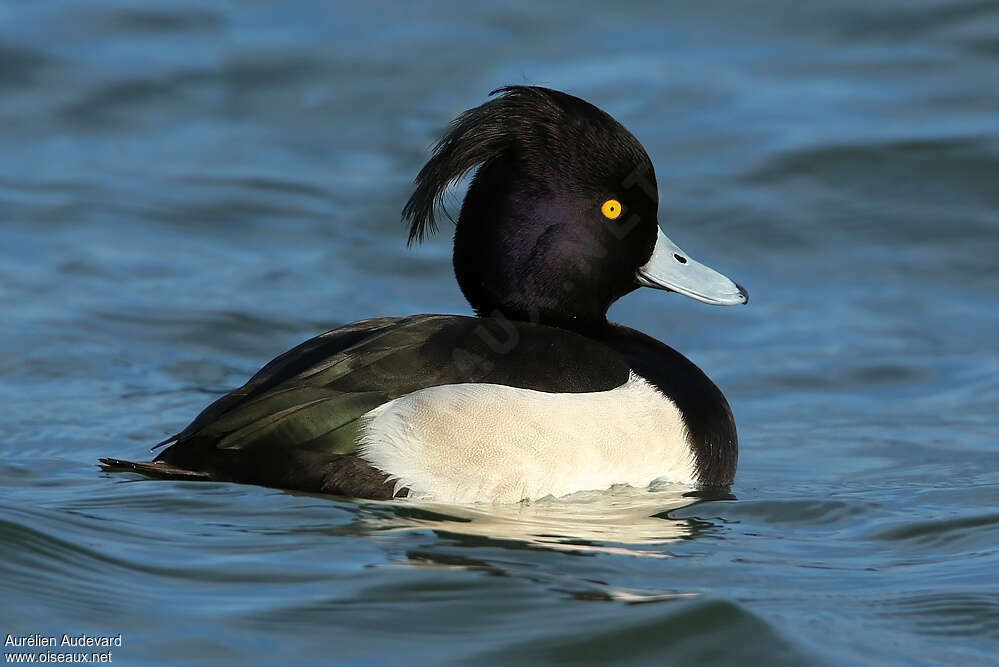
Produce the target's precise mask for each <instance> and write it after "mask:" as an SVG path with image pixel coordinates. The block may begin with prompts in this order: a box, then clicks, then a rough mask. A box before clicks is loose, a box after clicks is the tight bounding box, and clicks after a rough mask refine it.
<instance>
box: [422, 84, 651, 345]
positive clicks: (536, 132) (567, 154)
mask: <svg viewBox="0 0 999 667" xmlns="http://www.w3.org/2000/svg"><path fill="white" fill-rule="evenodd" d="M496 93H499V95H498V96H496V97H494V98H493V99H492V100H490V101H488V102H486V103H485V104H483V105H481V106H479V107H476V108H474V109H470V110H468V111H466V112H465V113H463V114H462V115H461V116H459V117H458V118H457V119H456V120H455V121H454V122H453V123H452V125H451V127H450V129H449V131H448V133H447V134H446V135H445V136H444V137H443V138H442V139H441V140H440V141H439V142H438V143H437V145H436V146H435V148H434V152H433V156H432V157H431V158H430V161H429V162H427V164H426V165H425V166H424V167H423V169H422V170H421V171H420V173H419V175H418V176H417V178H416V186H417V187H416V191H415V192H414V193H413V195H412V197H410V199H409V202H408V203H407V204H406V207H405V209H404V210H403V219H404V220H406V221H408V222H409V223H410V231H409V241H410V243H412V242H413V241H422V240H423V237H424V235H425V234H426V233H427V231H428V230H429V231H431V232H433V231H436V220H435V208H436V207H438V206H441V204H442V199H443V196H444V193H445V191H446V189H447V188H448V186H449V185H451V184H452V183H454V182H455V181H456V180H458V179H459V178H461V177H462V176H464V175H466V174H467V173H469V172H470V171H471V170H473V169H475V168H476V167H477V168H478V171H477V172H476V174H475V177H474V178H473V179H472V182H471V184H470V185H469V188H468V193H467V194H466V196H465V201H464V203H463V204H462V207H461V214H460V216H459V218H458V222H457V229H456V231H455V237H454V269H455V274H456V276H457V278H458V283H459V285H460V286H461V289H462V292H464V294H465V297H466V298H467V299H468V301H469V303H471V305H472V307H473V308H474V309H475V311H476V312H477V313H478V314H480V315H498V314H503V315H505V316H507V317H510V318H513V319H518V320H528V321H535V322H542V323H545V324H551V325H555V326H562V327H567V328H574V329H585V328H592V327H600V326H603V325H605V324H606V314H607V309H608V308H609V307H610V305H611V304H612V303H613V302H614V301H615V300H616V299H618V298H619V297H621V296H623V295H624V294H627V293H628V292H630V291H632V290H633V289H635V288H636V287H638V286H639V283H638V282H637V281H636V272H637V271H638V269H639V268H640V267H642V266H643V265H645V264H646V263H647V262H648V261H649V259H650V257H651V256H652V252H653V247H654V246H655V245H656V240H657V233H658V223H657V220H656V215H657V209H658V204H659V195H658V191H657V188H656V179H655V171H654V169H653V167H652V162H651V161H650V160H649V157H648V155H647V154H646V152H645V149H643V148H642V146H641V144H640V143H638V140H637V139H635V137H634V136H632V134H631V133H630V132H628V130H626V129H625V128H624V126H622V125H621V124H620V123H618V122H617V121H616V120H614V119H613V118H611V117H610V116H609V115H608V114H606V113H604V112H603V111H601V110H600V109H598V108H596V107H595V106H593V105H592V104H589V103H588V102H585V101H583V100H581V99H579V98H577V97H573V96H571V95H567V94H565V93H561V92H558V91H554V90H549V89H546V88H538V87H528V86H510V87H507V88H501V89H499V90H498V91H494V92H493V94H496Z"/></svg>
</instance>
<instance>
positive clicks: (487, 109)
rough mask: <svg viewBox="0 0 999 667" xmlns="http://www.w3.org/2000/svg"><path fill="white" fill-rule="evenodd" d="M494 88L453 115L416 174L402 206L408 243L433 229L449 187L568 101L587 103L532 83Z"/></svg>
mask: <svg viewBox="0 0 999 667" xmlns="http://www.w3.org/2000/svg"><path fill="white" fill-rule="evenodd" d="M497 93H499V96H498V97H495V98H494V99H491V100H489V101H488V102H486V103H484V104H481V105H480V106H477V107H475V108H474V109H469V110H468V111H465V112H464V113H462V114H461V115H460V116H458V117H457V118H456V119H455V120H454V121H452V123H451V125H450V126H449V128H448V131H447V133H446V134H445V135H444V136H443V137H442V138H441V139H440V141H438V142H437V144H436V145H435V146H434V148H433V155H431V157H430V160H428V161H427V163H426V164H425V165H424V166H423V168H422V169H421V170H420V173H419V174H418V175H417V176H416V190H415V191H414V192H413V194H412V196H411V197H410V198H409V201H408V202H406V206H405V207H404V208H403V209H402V219H403V222H405V223H408V224H409V241H408V243H409V244H410V245H412V243H413V242H414V241H416V242H422V241H423V239H424V237H425V236H426V235H427V234H428V233H431V234H432V233H435V232H436V231H437V218H436V210H437V208H441V209H442V210H444V195H445V193H446V192H447V189H448V187H450V186H451V185H453V184H454V183H455V182H456V181H458V180H459V179H461V178H462V177H463V176H466V175H467V174H468V173H469V172H471V171H472V170H473V169H475V168H476V167H479V166H480V165H483V164H485V163H487V162H489V161H491V160H493V159H495V158H498V157H500V156H502V155H504V154H506V153H507V152H508V151H510V150H512V149H514V148H515V147H516V146H517V145H519V142H525V141H531V140H532V138H536V137H538V135H539V134H540V133H539V130H541V129H543V128H545V127H552V126H558V125H559V124H560V122H561V120H563V119H564V117H565V115H566V113H567V110H566V108H565V105H566V103H567V102H568V101H570V100H571V101H575V102H578V103H582V104H586V105H587V106H590V105H589V104H587V103H586V102H583V101H582V100H578V99H577V98H574V97H572V96H571V95H566V94H565V93H560V92H557V91H554V90H549V89H547V88H540V87H536V86H506V87H503V88H497V89H496V90H494V91H492V92H491V93H489V94H490V96H492V95H496V94H497ZM593 109H594V110H596V108H595V107H593ZM600 113H602V112H600ZM445 214H447V211H446V210H445ZM449 217H450V216H449Z"/></svg>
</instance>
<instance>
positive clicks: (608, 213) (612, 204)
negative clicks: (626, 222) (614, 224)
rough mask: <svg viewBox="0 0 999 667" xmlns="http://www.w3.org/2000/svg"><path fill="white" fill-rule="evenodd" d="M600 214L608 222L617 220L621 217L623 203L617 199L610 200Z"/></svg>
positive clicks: (604, 204) (601, 208)
mask: <svg viewBox="0 0 999 667" xmlns="http://www.w3.org/2000/svg"><path fill="white" fill-rule="evenodd" d="M600 212H601V213H603V214H604V217H605V218H607V219H608V220H617V219H618V217H620V215H621V202H619V201H618V200H616V199H608V200H607V201H605V202H604V203H603V206H601V207H600Z"/></svg>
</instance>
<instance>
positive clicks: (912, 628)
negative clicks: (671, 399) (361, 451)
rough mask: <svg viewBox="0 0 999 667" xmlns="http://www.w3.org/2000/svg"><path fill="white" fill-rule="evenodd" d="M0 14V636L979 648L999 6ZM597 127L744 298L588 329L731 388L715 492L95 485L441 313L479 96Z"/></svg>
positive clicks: (58, 8)
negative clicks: (678, 360)
mask: <svg viewBox="0 0 999 667" xmlns="http://www.w3.org/2000/svg"><path fill="white" fill-rule="evenodd" d="M672 4H673V5H674V6H671V7H669V8H668V9H663V8H662V7H660V6H659V5H658V4H657V3H647V2H635V3H618V4H616V5H614V7H613V8H611V7H610V6H609V5H607V6H605V5H604V4H598V3H593V4H592V5H590V6H581V5H579V4H578V3H577V4H572V5H569V4H568V3H564V4H560V3H556V4H553V5H550V6H548V7H540V6H538V5H536V4H535V3H520V2H515V3H504V5H503V6H502V7H496V8H489V9H484V8H481V7H478V6H474V5H470V4H468V3H457V2H455V3H450V4H447V5H445V4H444V3H435V4H434V6H433V7H431V6H430V5H423V4H407V6H406V7H400V6H398V5H397V4H396V3H376V4H368V5H367V6H366V7H365V8H363V9H358V8H353V7H333V6H327V5H324V4H319V3H316V4H313V3H307V2H286V3H280V4H271V3H229V4H227V5H225V6H223V7H221V8H216V7H215V6H213V5H211V4H208V5H206V4H204V3H194V2H144V3H126V2H113V1H112V0H94V1H92V2H88V3H70V2H65V3H55V2H36V3H11V2H8V3H3V4H2V5H0V305H2V312H3V320H4V325H3V327H2V329H0V405H2V406H3V408H2V412H0V456H2V459H0V460H2V463H0V465H2V468H3V473H4V474H3V475H2V476H0V489H2V491H0V600H2V602H0V635H3V636H5V635H6V633H13V634H28V633H42V634H58V635H61V634H62V633H64V632H65V633H70V634H72V633H77V634H79V633H81V632H86V633H96V634H118V633H121V634H122V637H123V646H122V647H120V648H116V649H114V653H113V657H114V661H115V662H116V663H117V662H120V663H123V664H170V663H179V662H184V661H191V662H196V663H205V664H211V663H239V664H259V665H264V664H273V663H274V661H275V660H279V661H288V662H291V663H320V662H336V663H344V664H351V663H369V664H372V663H377V664H385V663H394V662H404V663H407V664H410V663H412V664H428V663H440V662H443V661H448V660H457V661H472V660H474V661H476V662H479V663H482V664H486V663H495V664H499V663H503V664H509V663H510V661H511V660H518V661H537V662H554V661H561V662H565V663H568V664H584V663H588V664H601V665H602V664H607V663H608V662H609V661H611V660H614V659H616V660H620V661H628V662H631V663H648V664H657V665H658V664H664V663H670V664H684V663H687V664H700V663H706V662H709V661H710V662H714V663H718V664H726V663H738V664H754V663H764V662H765V663H766V664H794V665H801V664H872V663H878V664H948V663H949V664H954V663H966V664H982V663H988V662H992V663H993V664H994V663H995V662H996V657H995V656H996V651H997V649H999V583H997V581H999V578H997V576H996V573H997V572H999V554H997V551H999V509H997V508H999V472H997V471H999V424H997V419H996V412H997V411H996V407H997V405H999V380H997V378H999V350H997V345H996V332H997V331H999V259H997V258H999V213H997V211H999V115H997V112H999V92H997V91H999V88H997V86H996V81H997V73H999V5H997V4H996V3H994V2H993V3H987V2H961V1H957V0H946V1H941V2H922V3H914V2H883V3H877V4H874V5H872V4H871V3H868V2H859V1H856V2H853V1H851V2H838V3H821V4H817V5H815V6H813V5H812V3H790V2H780V1H779V0H770V1H769V2H761V3H738V2H721V1H718V2H707V3H703V2H702V3H672ZM521 82H530V83H538V84H544V85H550V86H553V87H557V88H561V89H565V90H568V91H570V92H573V93H576V94H578V95H581V96H583V97H584V98H586V99H589V100H591V101H593V102H594V103H596V104H598V105H599V106H601V107H603V108H605V109H607V110H608V111H609V112H611V113H613V114H614V115H615V116H617V117H618V118H619V119H620V120H621V121H622V122H624V123H625V125H627V126H628V127H629V128H630V129H631V130H632V131H633V132H634V133H635V134H636V135H637V136H638V137H639V138H640V139H641V140H642V141H643V143H644V144H645V146H646V147H647V148H648V150H649V153H650V154H651V156H652V158H653V161H654V162H655V164H656V168H657V171H658V174H659V181H660V192H661V195H662V206H661V211H660V219H661V221H662V223H663V225H664V227H665V228H666V230H667V232H668V233H669V234H670V235H671V236H672V237H673V239H674V240H675V241H677V243H678V244H679V245H680V246H681V247H683V248H685V249H687V250H689V251H690V252H691V253H692V254H693V255H694V256H695V257H697V258H698V259H701V260H704V261H706V262H707V263H709V264H710V265H713V266H715V267H717V268H719V269H721V270H723V271H724V272H725V273H727V274H728V275H730V276H732V277H733V278H735V279H736V280H738V281H739V282H740V283H742V284H744V285H746V287H747V288H748V289H749V291H750V293H751V294H752V301H751V303H750V305H749V306H748V307H745V308H737V309H712V308H710V307H707V306H703V305H701V304H697V303H694V302H692V301H689V300H685V299H682V298H680V297H677V296H675V295H667V294H663V293H653V292H652V291H651V290H645V291H644V293H641V292H640V293H636V294H633V295H631V296H629V297H627V298H625V299H624V300H623V301H622V302H621V303H619V304H617V305H616V306H615V307H614V309H613V310H612V316H613V317H614V318H615V319H617V320H619V321H622V322H625V323H627V324H629V325H631V326H634V327H636V328H639V329H641V330H644V331H646V332H648V333H650V334H652V335H654V336H656V337H658V338H660V339H662V340H665V341H667V342H669V343H670V344H671V345H673V346H675V347H676V348H678V349H679V350H681V351H683V352H684V353H685V354H686V355H688V356H689V357H690V358H691V359H692V360H694V361H695V362H696V363H697V364H699V365H700V366H701V367H702V368H703V369H704V370H705V371H706V372H707V373H708V374H709V375H710V376H711V377H712V378H713V379H714V380H715V381H716V382H717V383H718V384H719V385H720V386H721V387H722V388H723V390H724V391H725V392H726V394H727V396H728V397H729V400H730V402H731V403H732V406H733V409H734V412H735V415H736V418H737V421H738V424H739V429H740V434H741V440H742V449H741V463H740V470H739V475H738V478H737V481H736V484H735V485H734V486H733V487H732V489H731V495H727V496H723V497H711V498H699V497H692V496H691V495H690V494H685V491H684V490H682V489H675V488H661V489H656V490H654V491H653V492H645V491H643V492H639V491H634V490H628V489H615V490H613V491H610V492H606V493H587V494H581V495H580V496H578V497H575V498H571V499H568V500H563V501H559V502H538V503H534V504H532V505H529V506H523V507H521V506H516V507H495V508H492V507H465V508H461V507H447V506H422V507H417V506H413V505H411V504H405V503H400V504H385V503H373V502H353V501H349V500H340V499H331V498H325V497H314V496H308V495H300V494H292V493H285V492H281V491H276V490H271V489H264V488H257V487H250V486H239V485H229V484H195V483H183V482H164V481H150V480H145V479H140V478H137V477H135V476H132V475H124V474H116V475H109V474H104V473H101V472H99V471H98V469H97V468H96V466H95V462H96V459H97V457H98V456H106V455H110V456H120V457H126V458H136V457H141V456H143V454H144V452H145V451H146V447H148V446H149V445H150V444H151V443H153V442H156V441H157V440H159V439H161V438H162V437H164V436H165V435H167V434H169V433H172V432H174V431H176V430H177V429H178V428H179V427H181V426H183V425H185V424H186V423H187V421H188V420H189V419H190V418H191V417H193V415H194V414H195V413H196V412H197V411H199V410H200V409H201V407H203V406H204V405H205V404H207V403H208V402H209V401H210V400H211V399H212V398H213V397H215V396H217V395H219V394H220V393H222V392H224V391H226V390H227V389H229V388H232V387H234V386H236V385H238V384H240V383H242V382H243V381H244V380H245V379H246V377H247V376H248V375H249V374H251V373H252V372H253V371H255V370H256V369H257V368H258V367H260V366H261V365H262V364H263V363H264V362H266V361H267V360H269V359H270V358H272V357H273V356H275V355H276V354H278V353H280V352H282V351H284V350H285V349H287V348H288V347H290V346H292V345H293V344H295V343H296V342H298V341H300V340H302V339H304V338H307V337H309V336H311V335H314V334H315V333H318V332H320V331H323V330H325V329H327V328H331V327H333V326H337V325H339V324H342V323H345V322H349V321H352V320H355V319H360V318H363V317H369V316H376V315H401V314H408V313H416V312H457V313H465V312H468V311H467V306H466V305H465V304H464V301H463V299H462V298H461V295H460V293H459V291H458V289H457V287H456V285H455V283H454V281H453V278H452V276H451V271H450V265H449V261H448V258H449V252H450V250H449V244H448V234H447V233H446V232H445V233H443V234H441V235H440V237H438V238H437V239H435V240H433V241H432V242H430V243H428V244H427V245H425V246H423V247H421V248H417V249H413V250H407V249H406V248H405V244H404V234H403V229H402V227H401V225H400V223H399V211H400V209H401V207H402V205H403V203H404V202H405V199H406V197H407V196H408V193H409V187H410V182H411V179H412V177H413V176H414V175H415V173H416V171H417V170H418V169H419V167H420V166H421V164H422V161H423V160H424V159H425V158H426V155H427V152H426V149H427V146H428V145H429V144H430V143H431V142H432V141H433V140H434V138H435V136H436V135H437V133H438V132H439V131H440V130H441V128H442V127H443V125H444V123H445V122H446V121H447V120H448V119H449V118H451V117H452V116H453V115H454V114H455V113H457V112H459V111H461V110H462V109H464V108H467V107H469V106H472V105H475V104H478V103H479V102H481V101H482V100H483V99H484V96H485V93H486V92H487V91H489V90H490V89H492V88H494V87H496V86H499V85H502V84H506V83H521Z"/></svg>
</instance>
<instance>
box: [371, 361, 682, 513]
mask: <svg viewBox="0 0 999 667" xmlns="http://www.w3.org/2000/svg"><path fill="white" fill-rule="evenodd" d="M364 419H365V425H364V427H363V428H362V430H361V439H360V454H361V456H362V457H363V458H364V459H366V460H367V461H368V462H369V463H371V464H372V465H373V466H374V467H376V468H378V469H379V470H381V471H383V472H386V473H388V474H389V475H390V476H391V477H392V478H393V479H395V480H396V489H400V488H403V487H406V488H408V489H409V496H410V497H411V498H415V499H421V500H435V501H439V502H448V503H470V502H518V501H520V500H525V499H528V500H533V499H537V498H542V497H545V496H555V497H558V496H564V495H566V494H569V493H575V492H577V491H585V490H591V489H606V488H608V487H610V486H612V485H614V484H628V485H631V486H634V487H645V486H648V485H649V484H650V483H651V482H653V481H655V480H665V481H670V482H679V483H683V484H691V483H694V481H695V474H694V456H693V452H692V451H691V449H690V446H689V445H688V444H687V429H686V427H685V426H684V424H683V419H682V417H681V415H680V411H679V410H678V409H677V407H676V405H674V404H673V402H672V401H670V400H669V399H668V398H667V397H666V396H665V395H663V394H662V393H661V392H660V391H659V390H657V389H656V388H655V387H653V386H652V385H650V384H649V383H648V382H646V381H645V380H644V379H642V378H641V377H639V376H638V375H635V374H634V373H632V374H631V376H630V377H629V379H628V381H627V382H625V383H624V384H623V385H621V386H620V387H617V388H615V389H612V390H609V391H602V392H593V393H582V394H580V393H577V394H568V393H566V394H552V393H546V392H541V391H532V390H530V389H516V388H514V387H507V386H505V385H496V384H452V385H444V386H440V387H430V388H428V389H422V390H420V391H416V392H413V393H412V394H407V395H406V396H402V397H400V398H397V399H395V400H394V401H390V402H388V403H386V404H384V405H381V406H379V407H377V408H375V409H374V410H372V411H371V412H369V413H368V414H366V415H365V416H364Z"/></svg>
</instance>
